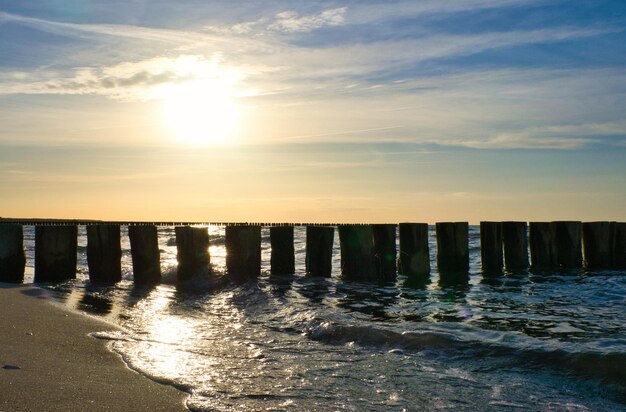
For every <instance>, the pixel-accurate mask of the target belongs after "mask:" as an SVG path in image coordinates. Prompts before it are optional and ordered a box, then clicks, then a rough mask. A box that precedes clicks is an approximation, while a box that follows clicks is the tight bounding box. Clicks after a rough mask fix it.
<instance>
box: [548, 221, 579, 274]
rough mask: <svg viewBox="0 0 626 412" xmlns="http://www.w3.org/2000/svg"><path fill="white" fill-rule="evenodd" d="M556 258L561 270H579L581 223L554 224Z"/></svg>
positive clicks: (561, 222) (562, 222)
mask: <svg viewBox="0 0 626 412" xmlns="http://www.w3.org/2000/svg"><path fill="white" fill-rule="evenodd" d="M554 230H555V241H556V256H557V260H558V262H559V266H561V267H563V268H572V269H573V268H580V267H582V264H583V253H582V242H581V222H564V221H560V222H554Z"/></svg>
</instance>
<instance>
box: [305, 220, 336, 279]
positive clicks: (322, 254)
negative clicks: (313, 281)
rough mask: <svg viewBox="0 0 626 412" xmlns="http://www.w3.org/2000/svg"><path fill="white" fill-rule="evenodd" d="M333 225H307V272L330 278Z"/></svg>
mask: <svg viewBox="0 0 626 412" xmlns="http://www.w3.org/2000/svg"><path fill="white" fill-rule="evenodd" d="M334 236H335V228H334V227H332V226H307V227H306V258H305V266H306V274H307V275H310V276H321V277H326V278H329V277H330V276H331V273H332V259H333V240H334Z"/></svg>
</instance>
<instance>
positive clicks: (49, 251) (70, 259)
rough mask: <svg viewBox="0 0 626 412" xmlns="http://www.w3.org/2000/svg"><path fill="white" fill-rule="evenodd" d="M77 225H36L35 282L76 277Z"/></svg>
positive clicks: (57, 280) (56, 280)
mask: <svg viewBox="0 0 626 412" xmlns="http://www.w3.org/2000/svg"><path fill="white" fill-rule="evenodd" d="M77 242H78V228H77V227H76V226H72V225H68V226H36V227H35V282H61V281H64V280H68V279H75V278H76V253H77V249H78V244H77Z"/></svg>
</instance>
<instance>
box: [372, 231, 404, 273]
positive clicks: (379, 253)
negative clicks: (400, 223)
mask: <svg viewBox="0 0 626 412" xmlns="http://www.w3.org/2000/svg"><path fill="white" fill-rule="evenodd" d="M372 231H373V234H374V245H373V246H374V264H375V269H376V278H377V279H378V280H380V281H391V280H395V279H396V273H397V271H398V268H397V264H396V259H397V255H398V252H397V249H396V225H389V224H377V225H372Z"/></svg>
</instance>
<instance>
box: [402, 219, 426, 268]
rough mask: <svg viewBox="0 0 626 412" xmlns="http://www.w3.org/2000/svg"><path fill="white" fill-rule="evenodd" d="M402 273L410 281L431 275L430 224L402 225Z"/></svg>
mask: <svg viewBox="0 0 626 412" xmlns="http://www.w3.org/2000/svg"><path fill="white" fill-rule="evenodd" d="M398 231H399V232H400V268H399V269H400V273H402V274H403V275H404V276H407V277H408V278H410V279H424V278H427V277H428V276H429V275H430V251H429V247H428V223H400V225H399V229H398Z"/></svg>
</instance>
